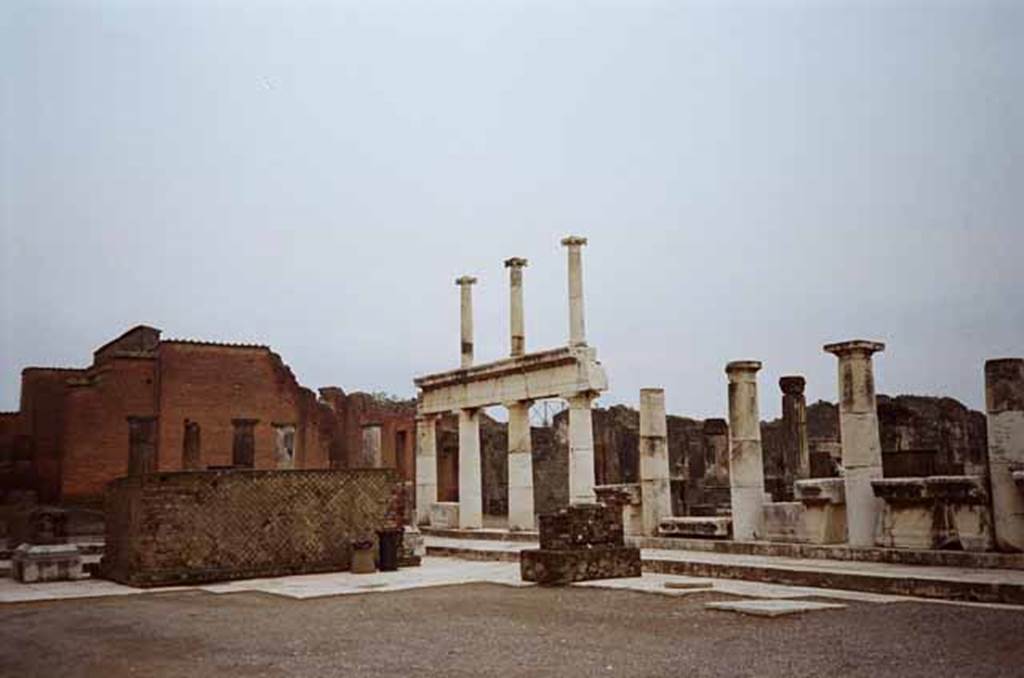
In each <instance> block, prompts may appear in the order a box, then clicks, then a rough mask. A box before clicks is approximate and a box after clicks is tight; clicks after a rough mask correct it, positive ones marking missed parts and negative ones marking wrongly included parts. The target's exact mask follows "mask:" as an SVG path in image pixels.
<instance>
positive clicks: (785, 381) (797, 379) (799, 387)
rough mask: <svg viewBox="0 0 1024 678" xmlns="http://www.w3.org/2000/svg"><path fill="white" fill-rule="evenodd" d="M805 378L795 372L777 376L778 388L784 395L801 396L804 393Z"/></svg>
mask: <svg viewBox="0 0 1024 678" xmlns="http://www.w3.org/2000/svg"><path fill="white" fill-rule="evenodd" d="M805 386H807V380H806V379H804V378H803V377H801V376H800V375H797V374H790V375H786V376H784V377H779V388H780V389H782V392H783V393H785V394H786V395H793V396H801V395H803V394H804V387H805Z"/></svg>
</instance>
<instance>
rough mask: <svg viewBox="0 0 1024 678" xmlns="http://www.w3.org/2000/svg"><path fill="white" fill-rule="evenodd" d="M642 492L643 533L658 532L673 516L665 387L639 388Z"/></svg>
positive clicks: (651, 534) (650, 534)
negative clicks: (667, 519)
mask: <svg viewBox="0 0 1024 678" xmlns="http://www.w3.org/2000/svg"><path fill="white" fill-rule="evenodd" d="M640 496H641V503H642V506H643V525H644V534H645V535H647V536H651V537H653V536H656V535H657V534H658V525H660V524H661V520H662V518H670V517H671V516H672V488H671V486H670V484H669V462H668V424H667V422H666V418H665V391H664V389H660V388H644V389H640Z"/></svg>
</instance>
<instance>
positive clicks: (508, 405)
mask: <svg viewBox="0 0 1024 678" xmlns="http://www.w3.org/2000/svg"><path fill="white" fill-rule="evenodd" d="M534 402H535V401H533V400H508V401H505V402H503V403H502V404H501V406H502V407H504V408H505V409H506V410H511V409H513V408H515V407H525V408H527V409H529V408H531V407H533V403H534Z"/></svg>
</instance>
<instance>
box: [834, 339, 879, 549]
mask: <svg viewBox="0 0 1024 678" xmlns="http://www.w3.org/2000/svg"><path fill="white" fill-rule="evenodd" d="M884 349H885V344H881V343H878V342H875V341H862V340H855V341H844V342H841V343H838V344H828V345H826V346H825V351H827V352H828V353H831V354H833V355H835V356H836V357H837V358H839V437H840V438H841V444H842V455H843V468H844V476H843V478H844V481H843V484H844V485H845V487H846V534H847V542H848V543H849V544H850V546H874V544H875V525H876V523H877V522H878V514H879V513H880V510H881V505H880V502H881V501H882V500H880V499H878V498H877V497H875V493H874V490H873V489H872V488H871V481H872V480H877V479H878V478H881V477H882V441H881V438H880V437H879V435H878V410H877V406H876V404H875V375H874V367H873V364H872V358H871V355H872V354H873V353H876V352H878V351H882V350H884Z"/></svg>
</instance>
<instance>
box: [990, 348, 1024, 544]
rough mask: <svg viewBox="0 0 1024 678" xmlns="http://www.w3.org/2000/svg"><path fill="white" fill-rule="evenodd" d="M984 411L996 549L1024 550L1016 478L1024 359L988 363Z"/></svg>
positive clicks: (1020, 465) (1023, 463)
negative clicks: (986, 422) (985, 413)
mask: <svg viewBox="0 0 1024 678" xmlns="http://www.w3.org/2000/svg"><path fill="white" fill-rule="evenodd" d="M985 409H986V410H988V466H989V473H990V475H991V478H992V513H993V522H994V523H995V536H996V546H997V548H999V549H1000V550H1001V551H1024V488H1022V487H1020V486H1018V485H1017V484H1016V483H1015V482H1014V478H1013V472H1014V471H1024V359H1021V358H1003V359H1001V360H988V361H986V362H985Z"/></svg>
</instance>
